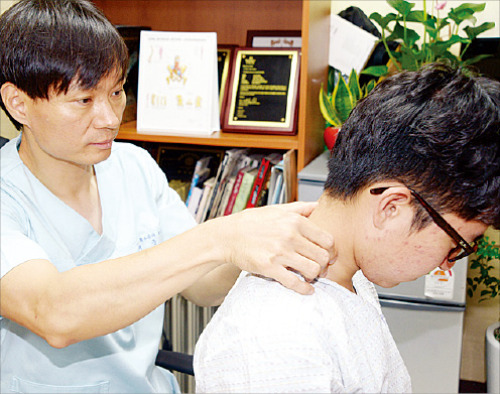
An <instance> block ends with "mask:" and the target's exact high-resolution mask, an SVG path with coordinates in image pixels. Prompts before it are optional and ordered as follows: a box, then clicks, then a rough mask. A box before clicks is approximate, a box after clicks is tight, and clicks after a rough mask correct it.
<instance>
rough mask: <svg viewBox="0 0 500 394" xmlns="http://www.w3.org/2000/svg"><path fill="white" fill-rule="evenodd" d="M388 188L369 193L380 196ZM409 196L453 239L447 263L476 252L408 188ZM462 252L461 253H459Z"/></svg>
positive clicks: (373, 190)
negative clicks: (452, 246) (453, 244)
mask: <svg viewBox="0 0 500 394" xmlns="http://www.w3.org/2000/svg"><path fill="white" fill-rule="evenodd" d="M390 187H391V186H388V187H377V188H374V189H370V193H371V194H374V195H378V194H382V193H383V192H384V191H386V190H387V189H389V188H390ZM408 190H409V191H410V193H411V195H412V196H413V197H415V199H416V200H417V201H418V202H419V203H420V205H422V207H423V208H424V209H425V210H426V211H427V212H428V213H429V215H430V216H431V218H432V220H434V223H436V224H437V225H438V226H439V227H440V228H441V229H442V230H443V231H444V232H445V233H446V234H448V235H449V236H450V237H451V239H453V240H454V241H455V242H456V243H457V246H455V247H454V248H453V249H452V250H450V253H448V261H449V262H450V263H451V262H454V261H457V260H460V259H462V258H464V257H467V256H469V255H470V254H472V253H474V252H475V251H476V250H477V244H476V243H475V242H474V243H473V244H472V245H471V244H469V243H468V242H467V241H466V240H465V239H463V238H462V236H461V235H460V234H459V233H458V232H457V231H456V230H455V229H454V228H453V227H451V225H450V224H449V223H448V222H447V221H446V220H444V218H443V217H442V216H441V215H440V214H439V213H438V212H437V211H436V210H435V209H434V208H432V207H431V206H430V205H429V204H428V203H427V201H425V200H424V199H423V198H422V197H421V196H420V195H419V194H418V193H417V192H416V191H413V190H412V189H410V188H408ZM461 250H462V252H460V251H461Z"/></svg>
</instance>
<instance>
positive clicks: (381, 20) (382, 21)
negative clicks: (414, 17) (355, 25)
mask: <svg viewBox="0 0 500 394" xmlns="http://www.w3.org/2000/svg"><path fill="white" fill-rule="evenodd" d="M370 19H371V20H373V21H374V22H376V23H378V25H379V26H380V27H381V28H382V29H384V30H385V29H387V26H388V25H389V23H390V22H392V21H395V20H396V14H393V13H392V12H390V13H388V14H387V15H386V16H384V17H383V16H382V15H380V14H379V13H378V12H373V13H371V14H370Z"/></svg>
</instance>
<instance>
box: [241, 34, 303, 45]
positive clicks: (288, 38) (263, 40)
mask: <svg viewBox="0 0 500 394" xmlns="http://www.w3.org/2000/svg"><path fill="white" fill-rule="evenodd" d="M246 45H247V47H249V48H301V47H302V37H301V31H300V30H248V31H247V44H246Z"/></svg>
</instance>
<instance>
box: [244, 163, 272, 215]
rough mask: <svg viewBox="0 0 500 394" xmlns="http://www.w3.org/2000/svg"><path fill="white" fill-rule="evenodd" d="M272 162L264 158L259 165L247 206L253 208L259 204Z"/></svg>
mask: <svg viewBox="0 0 500 394" xmlns="http://www.w3.org/2000/svg"><path fill="white" fill-rule="evenodd" d="M270 164H271V162H270V161H269V160H268V159H266V158H264V159H262V162H261V164H260V167H259V171H258V172H257V177H256V178H255V182H254V185H253V188H252V192H251V193H250V198H249V199H248V202H247V206H246V207H247V208H253V207H255V206H256V205H257V202H258V201H259V196H260V194H261V192H262V188H263V186H264V185H265V180H266V178H267V174H268V172H269V167H270Z"/></svg>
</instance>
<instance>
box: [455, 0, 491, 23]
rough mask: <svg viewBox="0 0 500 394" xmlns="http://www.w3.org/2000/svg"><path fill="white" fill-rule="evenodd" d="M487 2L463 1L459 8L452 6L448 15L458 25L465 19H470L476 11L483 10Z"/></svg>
mask: <svg viewBox="0 0 500 394" xmlns="http://www.w3.org/2000/svg"><path fill="white" fill-rule="evenodd" d="M485 5H486V3H481V4H475V3H463V4H461V5H460V6H458V7H457V8H452V9H451V10H450V11H449V12H448V17H449V18H450V19H451V20H452V21H453V22H455V23H456V24H457V26H458V25H460V23H462V22H463V21H465V20H467V19H470V18H471V17H472V15H473V14H474V13H475V12H478V11H483V10H484V7H485Z"/></svg>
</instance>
